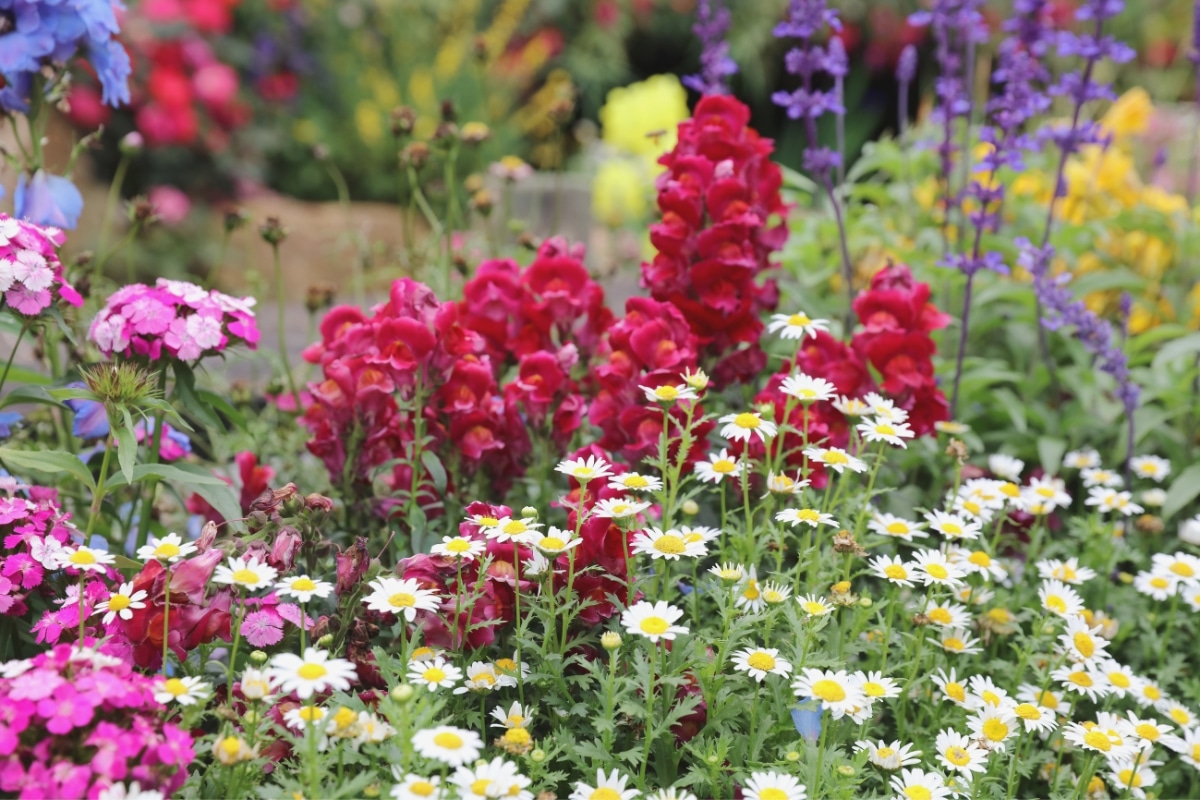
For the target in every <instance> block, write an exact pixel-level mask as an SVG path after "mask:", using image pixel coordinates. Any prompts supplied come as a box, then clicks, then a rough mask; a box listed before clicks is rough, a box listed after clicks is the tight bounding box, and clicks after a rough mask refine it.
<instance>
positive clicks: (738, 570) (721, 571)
mask: <svg viewBox="0 0 1200 800" xmlns="http://www.w3.org/2000/svg"><path fill="white" fill-rule="evenodd" d="M708 572H709V574H710V575H715V576H716V577H718V578H720V579H721V580H723V581H726V582H727V583H737V582H738V581H740V580H741V579H742V577H743V576H744V575H745V574H746V568H745V567H743V566H742V565H741V564H734V563H733V562H731V561H726V562H725V563H724V564H713V565H712V566H711V567H709V568H708Z"/></svg>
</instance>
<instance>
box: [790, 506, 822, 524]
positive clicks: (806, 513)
mask: <svg viewBox="0 0 1200 800" xmlns="http://www.w3.org/2000/svg"><path fill="white" fill-rule="evenodd" d="M796 519H798V520H801V521H802V522H819V521H820V520H821V512H820V511H816V510H814V509H811V508H802V509H800V510H799V511H797V512H796Z"/></svg>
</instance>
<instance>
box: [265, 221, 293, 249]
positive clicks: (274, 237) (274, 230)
mask: <svg viewBox="0 0 1200 800" xmlns="http://www.w3.org/2000/svg"><path fill="white" fill-rule="evenodd" d="M258 235H259V236H261V237H262V239H263V241H264V242H266V243H267V244H269V245H271V246H272V247H275V246H278V245H280V244H283V240H284V239H286V238H287V235H288V231H287V228H285V227H283V223H282V222H280V221H279V218H278V217H267V218H266V220H264V221H263V224H262V225H260V226H259V228H258Z"/></svg>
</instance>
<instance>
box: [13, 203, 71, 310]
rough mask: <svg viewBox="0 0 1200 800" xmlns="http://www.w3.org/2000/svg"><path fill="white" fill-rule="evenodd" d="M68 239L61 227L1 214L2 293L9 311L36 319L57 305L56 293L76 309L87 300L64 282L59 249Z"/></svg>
mask: <svg viewBox="0 0 1200 800" xmlns="http://www.w3.org/2000/svg"><path fill="white" fill-rule="evenodd" d="M65 240H66V234H64V233H63V232H62V231H60V230H59V229H58V228H43V227H41V226H39V225H34V224H33V223H32V222H25V221H23V220H19V219H15V218H13V217H10V216H9V215H8V214H3V213H0V292H3V294H4V303H5V305H7V306H8V307H9V308H11V309H14V310H15V311H18V312H19V313H21V314H24V315H25V316H27V317H32V316H34V315H35V314H40V313H41V312H42V311H44V310H45V309H47V308H48V307H49V306H50V304H51V303H53V302H54V294H53V290H54V289H56V288H57V290H58V295H59V297H61V298H62V299H63V300H66V301H67V302H68V303H70V304H71V305H73V306H81V305H83V298H82V297H80V296H79V292H77V291H75V289H74V287H72V286H71V285H70V284H69V283H67V282H66V281H65V280H63V267H62V262H60V261H59V260H58V252H57V251H56V250H55V247H57V246H58V245H61V244H62V243H63V242H64V241H65Z"/></svg>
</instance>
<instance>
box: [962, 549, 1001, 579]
mask: <svg viewBox="0 0 1200 800" xmlns="http://www.w3.org/2000/svg"><path fill="white" fill-rule="evenodd" d="M960 552H961V554H962V560H961V561H956V562H955V563H956V564H958V565H959V566H960V567H962V568H963V570H964V571H965V572H966V573H967V574H968V575H979V576H981V577H982V578H983V579H984V580H985V581H986V580H997V581H1002V580H1005V579H1006V578H1008V569H1007V568H1006V567H1005V566H1004V564H1002V563H1000V560H999V559H996V558H992V557H991V556H990V555H988V554H987V552H986V551H983V550H966V549H963V550H961V551H960Z"/></svg>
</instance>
